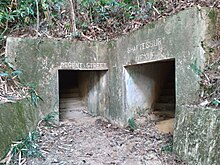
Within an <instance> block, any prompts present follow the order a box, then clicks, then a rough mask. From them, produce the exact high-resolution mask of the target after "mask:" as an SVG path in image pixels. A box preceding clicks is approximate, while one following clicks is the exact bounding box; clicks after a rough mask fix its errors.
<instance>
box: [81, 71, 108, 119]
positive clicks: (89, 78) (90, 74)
mask: <svg viewBox="0 0 220 165" xmlns="http://www.w3.org/2000/svg"><path fill="white" fill-rule="evenodd" d="M79 76H80V78H79V86H80V90H81V91H83V93H84V94H83V96H84V100H85V103H86V105H87V108H88V111H89V112H90V113H92V114H94V115H101V116H104V117H107V112H108V98H109V97H108V84H107V83H108V74H107V71H85V72H82V74H80V72H79Z"/></svg>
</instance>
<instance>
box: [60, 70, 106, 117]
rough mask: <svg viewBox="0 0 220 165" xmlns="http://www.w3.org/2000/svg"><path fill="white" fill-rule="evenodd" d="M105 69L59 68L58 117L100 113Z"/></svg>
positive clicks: (102, 106) (103, 101)
mask: <svg viewBox="0 0 220 165" xmlns="http://www.w3.org/2000/svg"><path fill="white" fill-rule="evenodd" d="M106 73H107V71H103V70H101V71H100V70H97V71H94V70H92V71H91V70H59V71H58V75H59V119H60V120H63V119H74V118H77V117H79V118H80V117H83V116H82V115H83V114H82V112H88V111H89V113H92V114H102V113H104V112H103V110H105V104H106V100H107V99H106V98H107V96H106V94H107V85H106V83H107V74H106Z"/></svg>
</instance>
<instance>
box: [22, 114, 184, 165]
mask: <svg viewBox="0 0 220 165" xmlns="http://www.w3.org/2000/svg"><path fill="white" fill-rule="evenodd" d="M147 121H148V122H147ZM138 122H139V123H138V129H137V130H135V131H133V132H132V131H130V130H129V129H122V128H119V127H117V126H115V125H113V124H110V123H109V122H108V121H107V120H105V119H103V118H101V117H91V116H89V115H87V114H85V113H82V115H81V116H80V115H79V116H78V117H77V118H75V119H74V120H71V121H70V120H66V121H62V122H61V123H60V124H59V125H58V126H56V127H53V128H48V127H45V126H40V127H39V128H38V129H39V131H40V132H41V138H40V141H39V145H40V148H41V151H42V153H43V155H44V157H45V158H44V159H42V158H33V159H29V160H28V161H27V163H26V164H28V165H38V164H39V165H81V164H83V165H99V164H100V165H116V164H117V165H142V164H143V165H144V164H146V165H175V164H178V165H183V164H185V163H184V162H182V161H181V160H179V159H178V158H177V157H176V156H175V155H174V154H171V153H166V152H162V151H161V149H165V150H166V145H167V144H168V143H170V142H172V136H171V135H169V134H160V133H158V132H157V130H156V129H155V122H153V121H149V120H147V118H146V117H142V118H140V119H139V120H138Z"/></svg>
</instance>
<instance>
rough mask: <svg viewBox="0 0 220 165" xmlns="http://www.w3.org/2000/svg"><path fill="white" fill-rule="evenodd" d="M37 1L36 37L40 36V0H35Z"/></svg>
mask: <svg viewBox="0 0 220 165" xmlns="http://www.w3.org/2000/svg"><path fill="white" fill-rule="evenodd" d="M35 2H36V7H37V34H36V37H38V34H39V27H40V14H39V4H38V0H35Z"/></svg>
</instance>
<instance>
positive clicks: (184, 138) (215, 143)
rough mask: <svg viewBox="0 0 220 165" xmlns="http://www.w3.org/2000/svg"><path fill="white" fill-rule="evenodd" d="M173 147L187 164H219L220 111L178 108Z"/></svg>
mask: <svg viewBox="0 0 220 165" xmlns="http://www.w3.org/2000/svg"><path fill="white" fill-rule="evenodd" d="M174 133H175V138H174V147H175V151H176V152H177V153H178V154H179V155H180V156H181V157H182V158H183V159H185V160H187V161H188V162H189V164H192V165H194V164H196V165H208V164H210V165H218V164H220V154H219V150H220V145H219V144H220V135H219V133H220V111H219V110H216V109H210V108H194V107H186V106H178V107H177V109H176V125H175V131H174Z"/></svg>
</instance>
